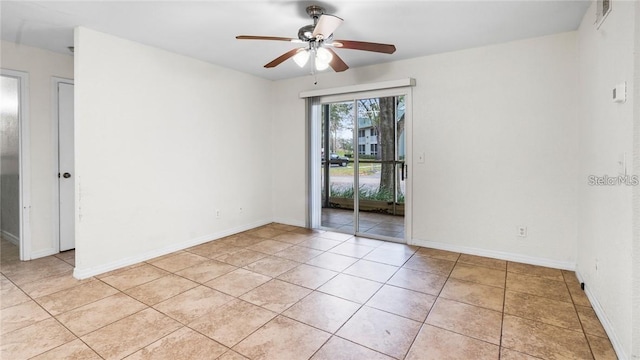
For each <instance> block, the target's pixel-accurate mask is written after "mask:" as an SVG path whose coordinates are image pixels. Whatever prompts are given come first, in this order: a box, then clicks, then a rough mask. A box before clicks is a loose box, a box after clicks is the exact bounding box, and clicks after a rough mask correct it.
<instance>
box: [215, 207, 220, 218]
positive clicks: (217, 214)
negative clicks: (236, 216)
mask: <svg viewBox="0 0 640 360" xmlns="http://www.w3.org/2000/svg"><path fill="white" fill-rule="evenodd" d="M216 219H220V209H216Z"/></svg>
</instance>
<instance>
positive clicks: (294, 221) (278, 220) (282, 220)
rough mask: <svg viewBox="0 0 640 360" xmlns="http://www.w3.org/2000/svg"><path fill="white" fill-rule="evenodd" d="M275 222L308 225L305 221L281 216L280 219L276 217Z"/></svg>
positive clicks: (299, 225)
mask: <svg viewBox="0 0 640 360" xmlns="http://www.w3.org/2000/svg"><path fill="white" fill-rule="evenodd" d="M273 222H275V223H279V224H284V225H291V226H298V227H307V224H306V223H305V222H304V221H297V220H291V219H281V218H280V219H274V220H273Z"/></svg>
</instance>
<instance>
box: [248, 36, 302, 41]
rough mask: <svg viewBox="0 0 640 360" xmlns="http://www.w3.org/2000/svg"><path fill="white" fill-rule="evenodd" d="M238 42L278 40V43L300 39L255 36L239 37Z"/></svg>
mask: <svg viewBox="0 0 640 360" xmlns="http://www.w3.org/2000/svg"><path fill="white" fill-rule="evenodd" d="M236 39H238V40H276V41H294V40H298V39H292V38H287V37H278V36H253V35H238V36H236Z"/></svg>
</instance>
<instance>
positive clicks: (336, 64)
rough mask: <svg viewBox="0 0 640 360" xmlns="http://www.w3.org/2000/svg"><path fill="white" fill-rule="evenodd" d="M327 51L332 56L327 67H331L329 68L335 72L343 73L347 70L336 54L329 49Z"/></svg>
mask: <svg viewBox="0 0 640 360" xmlns="http://www.w3.org/2000/svg"><path fill="white" fill-rule="evenodd" d="M325 49H327V48H325ZM327 51H329V52H330V53H331V55H333V58H331V62H329V66H331V68H332V69H333V70H334V71H335V72H341V71H345V70H347V69H348V68H349V66H348V65H347V64H346V63H345V62H344V61H343V60H342V59H341V58H340V56H338V54H336V52H335V51H333V50H331V49H327Z"/></svg>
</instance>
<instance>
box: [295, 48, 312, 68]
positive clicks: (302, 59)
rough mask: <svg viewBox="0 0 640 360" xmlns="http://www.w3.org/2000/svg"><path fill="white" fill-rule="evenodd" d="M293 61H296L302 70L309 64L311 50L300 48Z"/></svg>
mask: <svg viewBox="0 0 640 360" xmlns="http://www.w3.org/2000/svg"><path fill="white" fill-rule="evenodd" d="M293 61H295V62H296V64H298V66H300V67H301V68H302V67H304V66H305V65H306V64H307V61H309V50H308V49H304V48H300V49H299V50H298V52H297V53H296V54H295V55H294V56H293Z"/></svg>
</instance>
